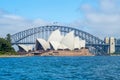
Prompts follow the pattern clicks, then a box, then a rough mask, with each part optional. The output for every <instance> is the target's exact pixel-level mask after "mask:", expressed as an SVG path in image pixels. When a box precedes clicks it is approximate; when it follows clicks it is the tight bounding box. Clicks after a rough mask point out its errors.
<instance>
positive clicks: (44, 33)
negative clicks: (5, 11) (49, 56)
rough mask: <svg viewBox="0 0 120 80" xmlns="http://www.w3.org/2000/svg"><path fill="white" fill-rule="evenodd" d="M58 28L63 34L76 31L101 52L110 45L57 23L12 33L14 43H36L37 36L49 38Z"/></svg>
mask: <svg viewBox="0 0 120 80" xmlns="http://www.w3.org/2000/svg"><path fill="white" fill-rule="evenodd" d="M56 29H59V30H60V31H61V33H62V35H65V34H66V33H68V32H70V31H74V35H75V36H79V38H81V39H82V40H85V41H86V45H87V46H92V47H94V48H96V49H97V51H100V53H106V51H105V49H103V48H104V47H106V46H107V47H108V45H106V44H105V42H104V41H103V40H101V39H99V38H98V37H95V36H94V35H92V34H90V33H87V32H85V31H82V30H79V29H76V28H72V27H67V26H57V25H52V26H40V27H36V28H31V29H27V30H24V31H21V32H18V33H15V34H13V35H11V38H12V44H16V45H17V44H35V41H36V38H43V39H46V40H47V39H48V36H49V35H50V33H51V32H52V31H54V30H56Z"/></svg>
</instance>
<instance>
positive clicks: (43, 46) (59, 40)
mask: <svg viewBox="0 0 120 80" xmlns="http://www.w3.org/2000/svg"><path fill="white" fill-rule="evenodd" d="M18 47H19V49H20V50H23V51H25V52H28V51H30V50H32V47H31V46H26V45H19V46H18ZM82 47H85V40H80V39H79V37H78V36H75V35H74V31H71V32H69V33H67V34H66V35H65V36H63V35H61V32H60V31H59V30H55V31H53V32H52V33H51V35H50V36H49V38H48V40H47V41H46V40H44V39H40V38H37V39H36V43H35V50H36V51H41V50H44V51H46V50H48V49H52V50H59V49H62V50H66V49H67V50H75V49H81V48H82Z"/></svg>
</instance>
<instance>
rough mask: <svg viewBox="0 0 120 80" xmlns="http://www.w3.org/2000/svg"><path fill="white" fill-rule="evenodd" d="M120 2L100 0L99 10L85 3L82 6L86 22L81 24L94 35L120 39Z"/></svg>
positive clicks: (116, 0) (83, 21)
mask: <svg viewBox="0 0 120 80" xmlns="http://www.w3.org/2000/svg"><path fill="white" fill-rule="evenodd" d="M119 3H120V1H119V0H98V3H97V5H98V8H94V7H93V5H91V4H89V3H85V4H83V5H82V6H81V10H83V12H84V20H82V21H81V22H80V24H82V25H84V26H87V27H89V29H90V30H92V31H91V33H92V34H94V35H96V36H98V37H100V38H104V37H106V36H115V37H120V36H119V35H120V31H119V30H120V22H119V21H120V6H119Z"/></svg>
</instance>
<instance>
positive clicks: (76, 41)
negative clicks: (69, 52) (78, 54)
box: [74, 37, 80, 49]
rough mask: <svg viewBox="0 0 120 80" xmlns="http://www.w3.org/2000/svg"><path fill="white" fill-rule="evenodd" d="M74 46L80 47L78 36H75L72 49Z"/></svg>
mask: <svg viewBox="0 0 120 80" xmlns="http://www.w3.org/2000/svg"><path fill="white" fill-rule="evenodd" d="M75 48H77V49H80V39H79V37H75V40H74V49H75Z"/></svg>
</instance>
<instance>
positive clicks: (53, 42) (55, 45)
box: [50, 41, 60, 50]
mask: <svg viewBox="0 0 120 80" xmlns="http://www.w3.org/2000/svg"><path fill="white" fill-rule="evenodd" d="M50 44H51V45H52V47H53V48H54V50H57V49H58V47H59V45H60V42H57V41H50Z"/></svg>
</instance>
